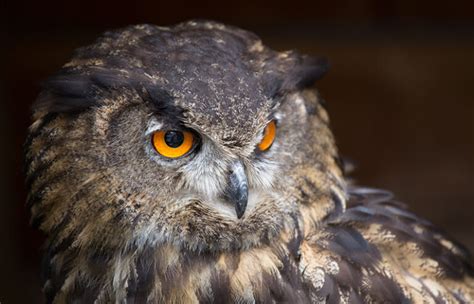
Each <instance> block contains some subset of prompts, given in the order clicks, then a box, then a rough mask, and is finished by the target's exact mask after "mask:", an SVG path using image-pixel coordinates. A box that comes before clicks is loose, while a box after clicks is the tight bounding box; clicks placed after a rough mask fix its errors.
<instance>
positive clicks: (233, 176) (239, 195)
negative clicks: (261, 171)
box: [225, 161, 249, 219]
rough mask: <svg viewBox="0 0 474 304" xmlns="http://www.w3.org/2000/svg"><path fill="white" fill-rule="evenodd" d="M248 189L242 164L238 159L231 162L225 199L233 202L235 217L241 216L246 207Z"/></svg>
mask: <svg viewBox="0 0 474 304" xmlns="http://www.w3.org/2000/svg"><path fill="white" fill-rule="evenodd" d="M248 195H249V190H248V184H247V175H246V174H245V169H244V166H243V165H242V163H241V162H240V161H237V162H235V163H233V164H232V166H231V168H230V175H229V181H228V184H227V188H226V192H225V196H226V199H227V200H228V201H229V202H231V203H232V204H234V206H235V212H236V213H237V218H239V219H240V218H241V217H242V216H243V215H244V213H245V209H246V208H247V200H248Z"/></svg>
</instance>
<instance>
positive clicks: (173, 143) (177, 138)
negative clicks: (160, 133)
mask: <svg viewBox="0 0 474 304" xmlns="http://www.w3.org/2000/svg"><path fill="white" fill-rule="evenodd" d="M183 141H184V135H183V132H179V131H168V132H166V133H165V142H166V144H167V145H168V146H170V147H171V148H177V147H179V146H181V145H182V144H183Z"/></svg>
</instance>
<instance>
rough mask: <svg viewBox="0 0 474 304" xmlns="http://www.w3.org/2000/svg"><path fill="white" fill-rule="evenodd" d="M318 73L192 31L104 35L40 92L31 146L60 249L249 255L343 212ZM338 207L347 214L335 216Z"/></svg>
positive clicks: (29, 159)
mask: <svg viewBox="0 0 474 304" xmlns="http://www.w3.org/2000/svg"><path fill="white" fill-rule="evenodd" d="M326 69H327V64H326V62H325V61H324V60H322V59H319V58H313V57H309V56H304V55H301V54H299V53H297V52H294V51H287V52H276V51H273V50H271V49H269V48H267V47H265V46H264V45H262V43H261V41H260V40H259V38H258V37H256V36H255V35H254V34H252V33H249V32H247V31H244V30H241V29H237V28H234V27H229V26H224V25H222V24H218V23H213V22H206V21H202V22H201V21H199V22H197V21H191V22H186V23H182V24H178V25H176V26H173V27H157V26H152V25H139V26H132V27H127V28H125V29H122V30H118V31H112V32H107V33H105V34H104V35H103V36H102V37H100V38H99V39H98V40H97V41H96V42H95V43H94V44H92V45H90V46H87V47H83V48H80V49H78V50H77V51H76V53H75V55H74V57H73V58H72V60H71V61H70V62H69V63H67V64H66V65H64V66H63V67H62V68H61V69H60V71H59V72H58V73H57V74H55V75H54V76H52V77H51V78H49V79H48V80H47V81H46V82H45V83H44V89H43V91H42V93H41V94H40V96H39V98H38V100H37V102H36V103H35V106H34V112H33V120H34V122H33V124H32V126H31V127H30V131H29V137H28V139H27V143H26V167H27V186H28V189H29V196H28V203H29V205H30V206H31V207H30V208H31V211H32V214H33V217H32V218H33V223H34V224H35V225H37V226H39V227H40V229H42V230H43V231H45V232H46V234H47V235H48V237H49V238H50V241H51V242H54V243H55V244H56V246H61V245H64V244H67V246H76V248H78V250H82V249H84V248H97V249H100V248H103V249H108V248H125V247H132V246H143V245H150V246H159V245H160V244H163V243H167V244H173V245H176V246H178V247H184V248H188V249H190V250H196V251H206V250H210V251H223V250H236V249H242V248H249V247H252V246H258V245H259V244H264V243H268V242H271V241H272V239H273V238H274V237H275V236H277V235H281V234H282V233H285V231H294V230H295V229H294V228H295V227H297V228H298V229H299V230H301V229H302V228H301V227H308V225H317V224H318V221H319V220H320V219H322V218H324V217H325V216H327V215H328V214H329V213H330V212H331V211H332V210H334V209H336V208H343V204H342V203H341V202H342V201H343V200H344V197H343V194H342V193H343V191H342V189H343V187H344V185H343V179H342V173H341V170H340V167H339V165H338V155H337V151H336V148H335V145H334V140H333V136H332V134H331V132H330V130H329V127H328V116H327V113H326V111H325V109H324V107H323V106H322V103H321V100H320V98H319V97H318V95H317V93H316V92H315V91H314V90H313V89H311V88H310V86H311V85H312V84H313V83H314V82H315V81H316V80H317V79H318V78H320V77H321V76H322V75H323V74H324V73H325V71H326ZM337 202H339V203H337Z"/></svg>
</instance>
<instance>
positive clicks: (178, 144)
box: [152, 130, 194, 158]
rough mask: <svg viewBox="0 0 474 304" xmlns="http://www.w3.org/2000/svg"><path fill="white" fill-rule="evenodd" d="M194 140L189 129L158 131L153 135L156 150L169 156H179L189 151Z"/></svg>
mask: <svg viewBox="0 0 474 304" xmlns="http://www.w3.org/2000/svg"><path fill="white" fill-rule="evenodd" d="M193 141H194V137H193V134H192V133H191V132H189V131H174V130H169V131H157V132H155V133H153V137H152V143H153V147H155V149H156V151H157V152H158V153H160V154H161V155H163V156H164V157H168V158H178V157H181V156H183V155H185V154H186V153H188V152H189V150H191V148H192V147H193Z"/></svg>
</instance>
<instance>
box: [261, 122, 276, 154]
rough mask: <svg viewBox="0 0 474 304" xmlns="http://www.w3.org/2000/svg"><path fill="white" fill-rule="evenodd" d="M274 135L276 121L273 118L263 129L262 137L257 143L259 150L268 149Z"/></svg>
mask: <svg viewBox="0 0 474 304" xmlns="http://www.w3.org/2000/svg"><path fill="white" fill-rule="evenodd" d="M275 135H276V123H275V121H274V120H272V121H270V122H269V123H268V125H267V126H266V127H265V130H264V131H263V138H262V140H261V141H260V143H259V144H258V148H259V149H260V151H265V150H268V148H270V147H271V145H272V144H273V141H274V140H275Z"/></svg>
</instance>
